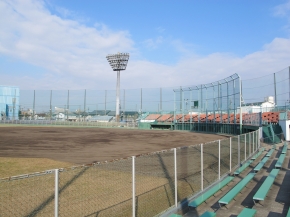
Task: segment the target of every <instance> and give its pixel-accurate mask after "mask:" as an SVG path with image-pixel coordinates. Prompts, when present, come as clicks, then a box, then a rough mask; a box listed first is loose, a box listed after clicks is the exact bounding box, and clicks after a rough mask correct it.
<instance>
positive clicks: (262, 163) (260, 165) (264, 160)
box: [254, 157, 269, 172]
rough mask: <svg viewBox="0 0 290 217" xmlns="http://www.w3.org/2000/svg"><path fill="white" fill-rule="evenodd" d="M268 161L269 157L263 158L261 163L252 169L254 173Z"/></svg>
mask: <svg viewBox="0 0 290 217" xmlns="http://www.w3.org/2000/svg"><path fill="white" fill-rule="evenodd" d="M268 159H269V157H264V158H263V160H261V162H260V163H258V165H257V166H256V167H255V168H254V171H255V172H258V171H260V170H261V169H262V167H263V166H264V164H265V163H266V162H267V160H268Z"/></svg>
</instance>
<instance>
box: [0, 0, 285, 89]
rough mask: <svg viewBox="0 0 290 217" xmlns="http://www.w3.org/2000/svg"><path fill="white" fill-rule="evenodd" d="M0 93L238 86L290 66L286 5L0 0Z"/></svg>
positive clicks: (280, 0)
mask: <svg viewBox="0 0 290 217" xmlns="http://www.w3.org/2000/svg"><path fill="white" fill-rule="evenodd" d="M0 11H1V13H0V14H1V15H0V20H1V21H0V29H1V30H0V74H1V76H2V79H1V80H2V82H5V83H2V85H17V86H19V87H20V88H21V89H99V90H101V89H114V88H115V82H116V75H115V73H114V72H113V71H112V70H111V69H110V66H109V64H108V63H107V62H106V58H105V56H106V55H107V54H110V53H115V52H129V53H130V60H129V63H128V67H127V70H126V71H124V72H122V73H121V88H126V89H130V88H138V87H176V86H180V85H191V84H192V85H194V84H201V83H209V82H212V81H216V80H219V79H222V78H225V77H228V76H229V75H231V74H233V73H238V74H239V75H240V76H241V77H242V78H243V79H248V78H253V77H259V76H263V75H266V74H270V73H274V72H277V71H279V70H281V69H284V68H286V67H288V66H289V65H290V28H289V25H290V1H289V0H275V1H274V0H267V1H262V0H256V1H250V0H243V1H242V0H236V1H230V0H220V1H213V0H204V1H201V0H199V1H197V0H192V1H189V0H184V1H176V0H175V1H173V0H167V1H165V0H163V1H161V0H146V1H145V0H143V1H141V0H139V1H133V0H131V1H129V0H127V1H125V0H118V1H117V0H116V1H112V0H111V1H110V0H106V1H105V0H87V1H76V0H74V1H72V0H70V1H69V0H44V1H42V0H37V1H36V0H0Z"/></svg>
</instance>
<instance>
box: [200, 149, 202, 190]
mask: <svg viewBox="0 0 290 217" xmlns="http://www.w3.org/2000/svg"><path fill="white" fill-rule="evenodd" d="M200 179H201V180H200V182H201V183H200V184H201V190H202V191H203V144H200Z"/></svg>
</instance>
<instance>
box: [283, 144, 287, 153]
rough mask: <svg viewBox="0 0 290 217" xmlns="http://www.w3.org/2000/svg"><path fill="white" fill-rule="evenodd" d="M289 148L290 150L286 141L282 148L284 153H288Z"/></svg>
mask: <svg viewBox="0 0 290 217" xmlns="http://www.w3.org/2000/svg"><path fill="white" fill-rule="evenodd" d="M287 150H288V143H287V142H285V143H284V146H283V149H282V154H286V153H287Z"/></svg>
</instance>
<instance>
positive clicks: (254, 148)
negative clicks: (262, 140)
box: [252, 132, 257, 151]
mask: <svg viewBox="0 0 290 217" xmlns="http://www.w3.org/2000/svg"><path fill="white" fill-rule="evenodd" d="M252 136H253V147H254V149H255V148H256V147H255V137H254V132H252ZM256 150H257V148H256V149H255V151H256Z"/></svg>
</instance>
